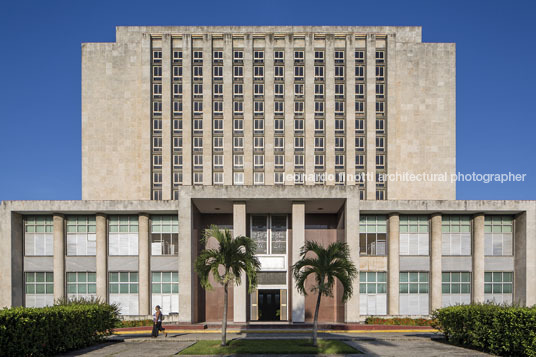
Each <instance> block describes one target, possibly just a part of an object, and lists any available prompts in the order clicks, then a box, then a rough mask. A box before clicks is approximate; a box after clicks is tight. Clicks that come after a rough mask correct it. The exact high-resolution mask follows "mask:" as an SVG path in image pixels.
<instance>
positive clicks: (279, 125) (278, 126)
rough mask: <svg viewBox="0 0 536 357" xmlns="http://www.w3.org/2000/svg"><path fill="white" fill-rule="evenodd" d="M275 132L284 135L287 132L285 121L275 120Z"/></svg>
mask: <svg viewBox="0 0 536 357" xmlns="http://www.w3.org/2000/svg"><path fill="white" fill-rule="evenodd" d="M274 132H275V133H276V134H283V133H284V132H285V121H284V120H283V119H274Z"/></svg>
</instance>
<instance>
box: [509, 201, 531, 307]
mask: <svg viewBox="0 0 536 357" xmlns="http://www.w3.org/2000/svg"><path fill="white" fill-rule="evenodd" d="M514 228H515V233H514V234H515V236H514V255H515V259H514V301H515V302H516V303H518V304H520V305H522V306H533V305H536V240H535V239H530V237H536V204H535V203H534V202H532V208H529V209H527V211H526V212H522V213H520V214H518V215H517V216H516V218H515V226H514Z"/></svg>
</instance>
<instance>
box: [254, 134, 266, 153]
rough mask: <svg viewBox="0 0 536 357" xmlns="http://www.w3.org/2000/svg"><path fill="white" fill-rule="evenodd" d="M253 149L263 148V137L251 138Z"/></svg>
mask: <svg viewBox="0 0 536 357" xmlns="http://www.w3.org/2000/svg"><path fill="white" fill-rule="evenodd" d="M253 149H255V150H264V137H262V136H256V137H254V138H253Z"/></svg>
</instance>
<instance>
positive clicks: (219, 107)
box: [214, 101, 223, 114]
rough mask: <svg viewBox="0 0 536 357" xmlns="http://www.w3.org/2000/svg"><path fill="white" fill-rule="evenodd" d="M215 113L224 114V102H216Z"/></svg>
mask: <svg viewBox="0 0 536 357" xmlns="http://www.w3.org/2000/svg"><path fill="white" fill-rule="evenodd" d="M214 114H223V102H218V101H215V102H214Z"/></svg>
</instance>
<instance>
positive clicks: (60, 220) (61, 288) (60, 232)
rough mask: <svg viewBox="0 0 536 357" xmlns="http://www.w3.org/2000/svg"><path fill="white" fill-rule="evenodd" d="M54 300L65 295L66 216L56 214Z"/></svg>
mask: <svg viewBox="0 0 536 357" xmlns="http://www.w3.org/2000/svg"><path fill="white" fill-rule="evenodd" d="M53 220H54V223H53V224H54V233H53V234H54V300H56V299H63V298H64V297H65V233H64V232H65V229H64V226H65V218H64V217H63V215H61V214H57V213H55V214H54V218H53Z"/></svg>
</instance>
